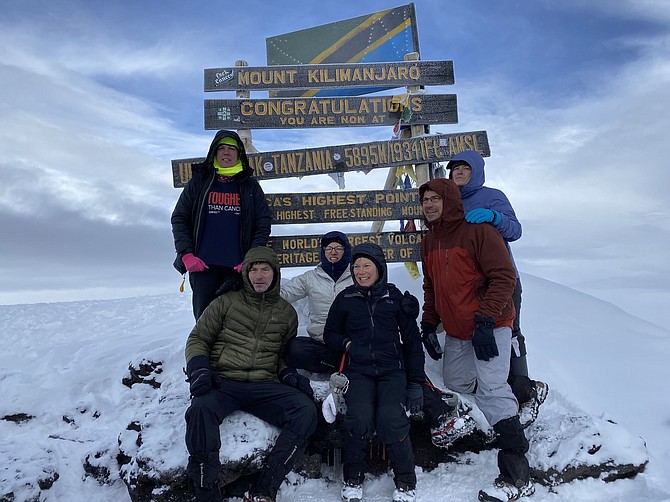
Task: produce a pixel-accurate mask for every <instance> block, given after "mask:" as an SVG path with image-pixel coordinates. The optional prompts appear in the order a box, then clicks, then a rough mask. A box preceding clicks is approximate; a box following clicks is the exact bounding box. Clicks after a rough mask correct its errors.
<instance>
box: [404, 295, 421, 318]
mask: <svg viewBox="0 0 670 502" xmlns="http://www.w3.org/2000/svg"><path fill="white" fill-rule="evenodd" d="M400 308H402V309H403V311H404V312H405V313H406V314H407V315H408V316H410V317H411V318H412V319H416V318H417V317H419V311H420V310H421V307H420V306H419V300H418V299H417V297H416V296H414V295H412V294H411V293H410V292H409V291H405V294H404V295H403V296H402V299H401V300H400Z"/></svg>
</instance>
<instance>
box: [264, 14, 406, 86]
mask: <svg viewBox="0 0 670 502" xmlns="http://www.w3.org/2000/svg"><path fill="white" fill-rule="evenodd" d="M265 45H266V54H267V64H268V65H271V66H274V65H296V64H298V65H300V64H323V63H374V62H384V61H402V60H403V58H404V56H405V54H409V53H411V52H417V53H418V52H419V35H418V30H417V24H416V13H415V10H414V4H413V3H410V4H408V5H402V6H400V7H395V8H392V9H386V10H382V11H378V12H374V13H372V14H366V15H364V16H359V17H355V18H350V19H345V20H343V21H337V22H334V23H329V24H325V25H321V26H315V27H312V28H308V29H305V30H299V31H294V32H291V33H284V34H282V35H277V36H274V37H269V38H267V39H266V40H265ZM393 86H395V84H394V85H392V86H391V87H393ZM388 88H389V87H380V86H370V87H369V88H361V87H357V88H349V89H321V90H319V91H300V90H296V91H280V92H277V93H274V94H273V95H274V96H305V97H307V96H314V95H316V96H320V97H321V96H346V95H350V96H351V95H360V94H366V93H370V92H376V91H380V90H383V89H388Z"/></svg>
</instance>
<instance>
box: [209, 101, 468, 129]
mask: <svg viewBox="0 0 670 502" xmlns="http://www.w3.org/2000/svg"><path fill="white" fill-rule="evenodd" d="M395 99H396V98H395V97H394V96H340V97H323V98H268V99H206V100H205V129H293V128H312V127H344V126H356V127H370V126H385V125H386V126H393V125H394V124H395V123H396V122H397V121H398V119H399V117H400V113H401V111H402V108H401V105H400V104H399V103H398V102H396V101H395ZM408 107H409V109H410V110H411V112H412V114H411V118H410V119H409V120H408V121H407V122H404V123H406V124H408V125H413V124H457V123H458V112H457V110H456V95H455V94H413V95H411V96H410V97H409V103H408Z"/></svg>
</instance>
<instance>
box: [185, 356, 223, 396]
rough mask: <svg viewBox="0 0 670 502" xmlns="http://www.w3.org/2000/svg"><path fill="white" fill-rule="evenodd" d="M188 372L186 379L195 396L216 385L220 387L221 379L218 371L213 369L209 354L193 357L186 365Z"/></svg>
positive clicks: (192, 394)
mask: <svg viewBox="0 0 670 502" xmlns="http://www.w3.org/2000/svg"><path fill="white" fill-rule="evenodd" d="M186 374H187V375H188V378H187V380H186V381H187V382H188V383H189V390H190V392H191V396H193V397H196V396H202V395H203V394H206V393H207V392H209V391H210V390H212V388H213V387H214V386H217V387H218V384H219V380H220V379H221V377H220V376H219V374H218V373H216V372H214V371H212V368H211V367H210V365H209V357H207V356H195V357H192V358H191V359H190V360H189V362H188V364H187V365H186Z"/></svg>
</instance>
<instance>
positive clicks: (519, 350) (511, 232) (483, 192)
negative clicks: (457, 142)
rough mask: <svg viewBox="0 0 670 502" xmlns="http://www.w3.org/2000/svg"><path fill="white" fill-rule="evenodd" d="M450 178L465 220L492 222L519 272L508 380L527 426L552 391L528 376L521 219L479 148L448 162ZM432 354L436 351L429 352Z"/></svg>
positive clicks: (514, 299) (461, 153)
mask: <svg viewBox="0 0 670 502" xmlns="http://www.w3.org/2000/svg"><path fill="white" fill-rule="evenodd" d="M447 169H448V170H449V178H450V179H453V180H454V182H455V183H456V185H458V187H459V189H460V191H461V199H462V200H463V209H464V211H465V220H466V221H468V222H469V223H474V224H490V225H491V226H492V227H493V228H495V229H496V230H497V231H498V233H499V234H500V235H501V236H502V238H503V239H504V241H505V246H506V247H507V250H508V251H509V256H510V259H511V260H512V264H513V265H514V269H515V272H516V286H515V288H514V294H513V295H512V300H513V301H514V308H515V310H516V316H515V317H514V324H513V326H512V358H511V360H510V372H509V377H508V380H507V381H508V383H509V384H510V386H511V387H512V392H513V393H514V396H515V397H516V398H517V401H519V405H520V407H521V409H520V412H519V418H520V420H521V424H522V425H523V426H524V427H528V426H529V425H530V424H531V423H533V421H535V419H536V418H537V414H538V410H539V407H540V405H541V404H542V403H543V402H544V400H545V399H546V397H547V393H548V392H549V386H548V385H547V384H546V383H544V382H542V381H540V380H531V379H530V378H529V376H528V362H527V360H526V340H525V338H524V336H523V334H522V333H521V326H520V317H521V292H522V288H521V279H520V278H519V271H518V269H517V268H516V264H515V263H514V256H513V255H512V249H511V247H510V245H509V243H510V242H513V241H516V240H517V239H519V238H520V237H521V223H519V220H518V219H517V217H516V214H515V212H514V209H513V208H512V204H510V202H509V200H508V199H507V197H506V196H505V194H504V193H503V192H502V191H500V190H498V189H496V188H490V187H486V186H484V181H485V172H484V158H483V157H482V156H481V155H480V154H479V152H476V151H473V150H465V151H463V152H460V153H458V154H456V155H455V156H454V158H453V159H452V160H450V161H449V163H448V164H447ZM430 355H431V357H433V354H430Z"/></svg>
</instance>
